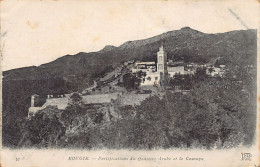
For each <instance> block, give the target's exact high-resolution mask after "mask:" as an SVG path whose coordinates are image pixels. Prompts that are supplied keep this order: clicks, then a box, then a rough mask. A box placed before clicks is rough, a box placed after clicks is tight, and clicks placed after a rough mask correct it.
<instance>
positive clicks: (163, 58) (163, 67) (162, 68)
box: [157, 45, 167, 74]
mask: <svg viewBox="0 0 260 167" xmlns="http://www.w3.org/2000/svg"><path fill="white" fill-rule="evenodd" d="M157 71H158V72H162V73H163V74H165V73H166V72H167V54H166V52H165V51H164V48H163V45H162V46H161V47H160V48H159V51H158V52H157Z"/></svg>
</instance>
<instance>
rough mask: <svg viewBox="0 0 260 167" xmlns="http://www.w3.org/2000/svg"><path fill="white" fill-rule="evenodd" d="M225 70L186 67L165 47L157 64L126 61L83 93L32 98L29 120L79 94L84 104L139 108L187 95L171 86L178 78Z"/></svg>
mask: <svg viewBox="0 0 260 167" xmlns="http://www.w3.org/2000/svg"><path fill="white" fill-rule="evenodd" d="M225 70H226V66H225V65H224V64H220V65H217V66H215V64H211V63H208V64H197V63H188V64H187V63H186V64H185V63H184V62H183V61H177V62H174V61H173V60H170V59H169V60H168V59H167V52H166V51H165V50H164V48H163V45H162V46H161V47H160V48H159V50H158V52H157V61H156V62H140V61H138V60H137V61H134V60H129V61H127V62H124V63H123V64H122V65H120V66H118V67H116V68H115V69H114V70H113V71H111V72H107V73H106V75H105V76H104V77H102V78H100V79H99V80H97V81H93V85H91V86H90V87H88V88H86V89H84V90H83V91H82V92H73V93H70V94H62V95H47V96H44V97H40V96H39V95H36V94H35V95H32V96H31V107H30V108H29V112H28V118H30V117H31V116H33V115H35V113H36V112H38V111H40V110H43V109H44V108H46V107H48V106H54V107H57V109H59V110H65V109H66V107H68V105H69V103H70V97H71V96H72V95H73V94H74V93H78V94H79V96H80V97H81V98H82V102H83V103H84V104H103V105H105V104H106V105H107V104H110V105H111V104H112V102H113V101H116V100H118V101H120V104H121V105H124V106H127V105H131V106H135V105H140V104H141V102H142V101H143V100H145V99H146V98H148V97H150V96H153V95H159V96H162V95H163V93H165V91H171V92H182V93H188V92H189V88H187V87H186V88H184V87H182V86H181V85H182V84H179V85H176V84H173V83H172V82H174V81H177V80H178V77H185V76H188V77H189V76H194V75H195V73H196V72H198V71H204V73H205V74H206V75H207V76H209V77H224V75H225ZM127 77H128V78H127ZM131 77H132V78H131ZM171 81H172V82H171ZM177 82H178V81H177ZM124 84H125V85H124ZM129 89H130V91H129Z"/></svg>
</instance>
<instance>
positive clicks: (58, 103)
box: [43, 97, 69, 110]
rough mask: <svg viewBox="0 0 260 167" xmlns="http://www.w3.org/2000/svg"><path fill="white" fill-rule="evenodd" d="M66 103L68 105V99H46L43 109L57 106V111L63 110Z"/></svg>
mask: <svg viewBox="0 0 260 167" xmlns="http://www.w3.org/2000/svg"><path fill="white" fill-rule="evenodd" d="M68 103H69V97H63V98H49V99H46V103H45V104H44V105H43V107H47V106H57V108H58V109H59V110H65V108H66V107H67V106H68Z"/></svg>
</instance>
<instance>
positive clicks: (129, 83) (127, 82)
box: [123, 73, 141, 91]
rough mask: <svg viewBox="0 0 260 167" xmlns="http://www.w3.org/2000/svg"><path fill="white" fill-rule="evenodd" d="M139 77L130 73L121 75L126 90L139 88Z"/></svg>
mask: <svg viewBox="0 0 260 167" xmlns="http://www.w3.org/2000/svg"><path fill="white" fill-rule="evenodd" d="M140 83H141V79H140V78H138V77H136V76H135V75H133V74H131V73H127V74H125V75H124V76H123V85H124V87H125V88H126V89H127V90H128V91H132V90H136V89H138V88H139V85H140Z"/></svg>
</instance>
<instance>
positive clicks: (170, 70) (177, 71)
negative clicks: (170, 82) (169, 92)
mask: <svg viewBox="0 0 260 167" xmlns="http://www.w3.org/2000/svg"><path fill="white" fill-rule="evenodd" d="M167 71H168V74H169V77H174V75H175V74H181V75H184V74H185V71H184V66H177V67H168V68H167Z"/></svg>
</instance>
